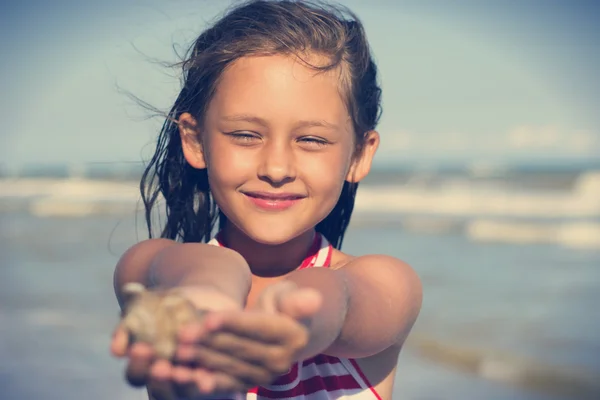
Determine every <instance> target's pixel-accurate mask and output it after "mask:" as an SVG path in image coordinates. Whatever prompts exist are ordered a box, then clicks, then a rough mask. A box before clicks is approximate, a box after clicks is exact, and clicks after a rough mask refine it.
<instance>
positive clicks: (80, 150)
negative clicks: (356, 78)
mask: <svg viewBox="0 0 600 400" xmlns="http://www.w3.org/2000/svg"><path fill="white" fill-rule="evenodd" d="M6 3H7V2H2V3H1V5H0V35H2V37H3V38H4V39H3V40H2V41H1V42H0V52H1V54H2V63H0V118H1V119H2V121H3V124H2V129H1V130H0V164H1V165H4V166H5V167H9V168H11V167H15V168H16V167H18V166H21V165H24V164H63V163H66V164H74V165H78V164H82V163H115V164H118V163H136V162H140V161H142V160H147V159H149V157H150V156H151V155H152V150H153V146H154V140H155V138H156V136H157V134H158V129H159V127H160V125H161V123H162V121H161V119H160V118H148V117H149V113H148V112H147V111H146V110H144V109H143V108H140V106H139V105H137V104H136V103H135V102H133V101H132V100H131V99H130V98H129V97H128V96H127V95H126V94H125V93H126V92H130V93H133V94H134V95H136V96H137V97H139V98H141V99H143V100H144V101H147V102H148V103H150V104H152V105H153V106H155V107H157V108H159V109H163V110H167V109H168V108H169V107H170V105H171V102H172V101H173V100H174V98H175V96H176V95H177V93H178V90H179V87H180V86H179V77H178V71H177V70H173V69H169V68H166V67H164V65H162V64H161V62H172V61H176V60H177V58H176V55H175V52H174V48H175V49H180V50H183V49H185V48H186V47H187V45H188V44H189V43H190V42H191V41H192V40H193V39H194V38H195V37H196V36H197V35H198V34H199V33H200V32H201V31H202V29H203V27H205V26H206V24H207V23H208V22H209V21H211V20H212V19H213V18H215V16H217V15H218V14H219V13H220V12H222V11H223V10H224V8H225V6H226V5H227V4H228V3H230V2H229V1H225V0H163V1H158V0H123V1H116V0H106V1H104V2H76V1H74V0H56V1H53V2H42V1H40V0H37V1H36V0H34V1H29V2H20V3H19V4H6ZM14 3H16V2H14ZM339 3H341V4H344V5H347V6H348V7H350V8H351V9H352V10H353V11H354V12H356V14H358V16H359V17H360V18H361V19H362V20H363V22H364V24H365V28H366V32H367V35H368V37H369V40H370V43H371V46H372V49H373V53H374V57H375V59H376V61H377V64H378V67H379V70H380V78H381V84H382V88H383V116H382V119H381V123H380V125H379V127H378V130H379V132H380V134H381V137H382V143H381V147H380V150H379V152H378V154H377V157H376V161H375V162H376V165H379V166H393V165H395V164H399V163H401V164H405V163H413V164H419V163H421V164H428V163H433V164H435V163H440V162H460V163H492V164H494V163H499V164H503V163H510V162H515V161H518V162H524V161H527V162H538V161H540V162H552V163H569V162H574V161H578V160H588V161H596V162H597V161H600V112H598V110H599V109H600V108H599V106H600V79H599V78H598V73H597V72H596V71H600V28H599V27H597V26H595V25H596V23H595V21H598V20H600V3H598V2H594V1H593V0H588V1H583V0H572V1H568V0H563V1H557V0H519V1H517V0H504V1H494V0H478V1H476V0H470V1H468V0H455V1H452V2H448V1H443V0H420V1H402V0H398V1H394V0H369V1H368V2H367V1H360V0H348V1H339Z"/></svg>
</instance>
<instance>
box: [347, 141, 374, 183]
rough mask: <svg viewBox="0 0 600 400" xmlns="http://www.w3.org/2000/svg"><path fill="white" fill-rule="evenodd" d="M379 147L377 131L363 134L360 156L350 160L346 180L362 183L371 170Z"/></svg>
mask: <svg viewBox="0 0 600 400" xmlns="http://www.w3.org/2000/svg"><path fill="white" fill-rule="evenodd" d="M378 147H379V133H377V131H369V132H367V133H366V134H365V141H364V144H363V146H362V149H361V152H360V154H358V155H356V156H355V157H354V159H353V160H352V164H351V165H350V169H349V170H348V175H347V176H346V180H347V181H348V182H351V183H357V182H360V181H362V180H363V179H364V178H365V177H366V176H367V175H368V174H369V171H370V170H371V164H372V163H373V157H374V156H375V152H376V151H377V148H378Z"/></svg>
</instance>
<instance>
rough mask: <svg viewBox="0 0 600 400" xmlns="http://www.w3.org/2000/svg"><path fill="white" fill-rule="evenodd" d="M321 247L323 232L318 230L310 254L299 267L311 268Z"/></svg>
mask: <svg viewBox="0 0 600 400" xmlns="http://www.w3.org/2000/svg"><path fill="white" fill-rule="evenodd" d="M320 247H321V234H320V233H318V232H316V233H315V238H314V239H313V242H312V244H311V245H310V249H309V250H308V254H307V255H306V258H304V261H302V264H300V267H298V269H304V268H310V267H312V266H313V264H314V261H315V259H316V258H317V254H318V253H319V249H320Z"/></svg>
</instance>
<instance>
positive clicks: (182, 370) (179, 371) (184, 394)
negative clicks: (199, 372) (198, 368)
mask: <svg viewBox="0 0 600 400" xmlns="http://www.w3.org/2000/svg"><path fill="white" fill-rule="evenodd" d="M171 378H172V381H173V390H174V392H175V395H176V396H177V398H183V399H192V398H196V397H198V396H199V395H200V394H201V393H200V390H199V389H198V385H197V384H196V381H195V380H194V370H193V369H192V368H189V367H185V366H181V365H174V366H173V368H172V373H171Z"/></svg>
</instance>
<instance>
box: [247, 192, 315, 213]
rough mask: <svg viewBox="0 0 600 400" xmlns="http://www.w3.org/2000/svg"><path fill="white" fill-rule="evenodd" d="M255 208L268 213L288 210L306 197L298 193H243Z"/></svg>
mask: <svg viewBox="0 0 600 400" xmlns="http://www.w3.org/2000/svg"><path fill="white" fill-rule="evenodd" d="M242 193H243V194H244V195H245V196H246V198H247V199H248V200H250V201H251V202H252V203H253V204H254V205H255V206H257V207H258V208H260V209H263V210H267V211H282V210H286V209H288V208H290V207H292V206H294V205H295V204H297V203H298V202H299V201H300V200H302V199H304V198H305V197H306V196H305V195H302V194H298V193H275V192H242Z"/></svg>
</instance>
